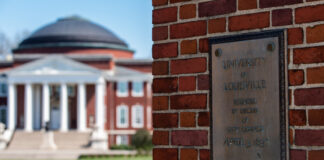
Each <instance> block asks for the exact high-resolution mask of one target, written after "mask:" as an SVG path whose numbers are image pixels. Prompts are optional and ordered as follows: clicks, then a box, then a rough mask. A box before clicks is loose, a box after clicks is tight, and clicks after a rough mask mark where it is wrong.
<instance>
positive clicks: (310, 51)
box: [293, 46, 324, 64]
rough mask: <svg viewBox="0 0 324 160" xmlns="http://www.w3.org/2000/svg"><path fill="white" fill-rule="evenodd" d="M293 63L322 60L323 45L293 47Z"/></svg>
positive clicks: (323, 55)
mask: <svg viewBox="0 0 324 160" xmlns="http://www.w3.org/2000/svg"><path fill="white" fill-rule="evenodd" d="M293 58H294V59H293V61H294V64H309V63H320V62H324V46H319V47H309V48H298V49H294V56H293Z"/></svg>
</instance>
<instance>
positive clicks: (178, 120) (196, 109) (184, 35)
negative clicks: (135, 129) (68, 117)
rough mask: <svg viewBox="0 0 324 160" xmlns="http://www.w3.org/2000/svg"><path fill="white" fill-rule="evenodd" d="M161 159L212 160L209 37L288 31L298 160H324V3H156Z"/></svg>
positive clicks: (293, 148) (293, 144) (293, 152)
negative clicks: (264, 31) (209, 104)
mask: <svg viewBox="0 0 324 160" xmlns="http://www.w3.org/2000/svg"><path fill="white" fill-rule="evenodd" d="M152 2H153V6H154V10H153V24H154V27H153V30H152V32H153V36H152V39H153V41H154V45H153V49H152V50H153V52H152V54H153V58H154V63H153V65H152V66H153V71H152V72H153V74H154V76H155V78H154V81H153V92H154V97H153V126H154V135H153V143H154V145H155V147H154V150H153V159H154V160H163V159H170V160H177V159H179V160H184V159H186V160H187V159H195V160H196V159H200V160H208V159H209V149H210V145H209V144H210V142H209V138H208V136H209V124H210V121H209V107H210V106H208V99H207V97H209V94H210V93H209V84H208V81H209V80H208V75H209V71H208V67H207V64H208V61H209V60H208V52H209V50H208V38H210V37H216V36H223V35H236V34H239V33H247V32H258V31H262V30H271V29H287V45H288V48H287V53H288V62H287V64H288V70H289V71H288V75H289V86H288V88H289V102H290V103H289V135H290V139H289V142H290V145H289V147H290V159H291V160H297V159H298V160H306V159H308V160H319V159H323V157H324V149H323V146H324V129H323V128H324V98H323V97H324V87H323V83H324V63H323V62H324V1H320V0H152Z"/></svg>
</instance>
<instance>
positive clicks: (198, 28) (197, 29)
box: [170, 21, 207, 39]
mask: <svg viewBox="0 0 324 160" xmlns="http://www.w3.org/2000/svg"><path fill="white" fill-rule="evenodd" d="M206 33H207V24H206V21H195V22H187V23H179V24H173V25H171V26H170V38H171V39H176V38H187V37H194V36H202V35H206Z"/></svg>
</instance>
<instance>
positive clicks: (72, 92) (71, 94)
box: [68, 86, 75, 97]
mask: <svg viewBox="0 0 324 160" xmlns="http://www.w3.org/2000/svg"><path fill="white" fill-rule="evenodd" d="M68 95H69V97H74V96H75V87H74V86H68Z"/></svg>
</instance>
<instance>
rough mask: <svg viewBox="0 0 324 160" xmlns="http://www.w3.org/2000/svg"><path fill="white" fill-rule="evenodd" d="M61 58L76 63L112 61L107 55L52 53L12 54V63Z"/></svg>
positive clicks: (111, 57)
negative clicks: (69, 59) (50, 57)
mask: <svg viewBox="0 0 324 160" xmlns="http://www.w3.org/2000/svg"><path fill="white" fill-rule="evenodd" d="M56 55H57V56H63V57H67V58H71V59H73V60H77V61H107V60H108V61H109V60H112V59H113V56H111V55H108V54H90V55H89V54H62V53H54V54H42V53H38V54H37V53H36V54H13V60H14V61H32V60H36V59H40V58H46V57H49V56H56Z"/></svg>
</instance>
